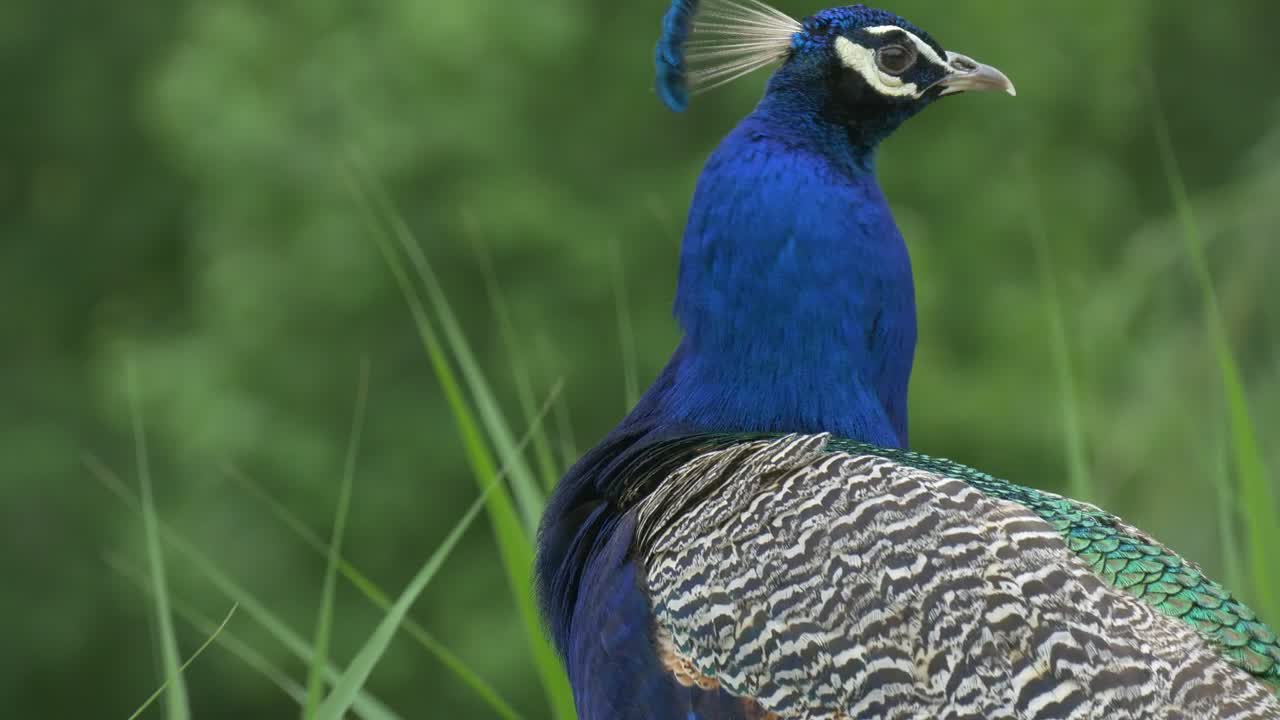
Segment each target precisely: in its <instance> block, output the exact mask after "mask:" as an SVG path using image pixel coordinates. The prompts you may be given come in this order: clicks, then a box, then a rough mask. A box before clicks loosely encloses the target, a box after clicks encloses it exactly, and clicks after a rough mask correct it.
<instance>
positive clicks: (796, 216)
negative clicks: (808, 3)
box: [537, 0, 1280, 720]
mask: <svg viewBox="0 0 1280 720" xmlns="http://www.w3.org/2000/svg"><path fill="white" fill-rule="evenodd" d="M656 64H657V84H656V87H657V92H658V94H659V96H660V98H661V100H662V101H663V102H664V103H665V104H666V105H668V106H669V107H671V108H672V109H674V110H682V109H684V108H685V107H686V105H687V104H688V102H689V97H690V95H691V94H693V93H696V92H699V91H704V90H707V89H709V88H712V87H715V86H717V85H721V84H724V83H726V82H729V81H732V80H733V79H735V78H737V77H740V76H742V75H744V74H746V73H749V72H751V71H753V70H755V69H757V68H761V67H764V66H766V65H771V64H776V65H777V66H778V67H777V69H776V71H775V72H774V74H773V75H772V77H771V78H770V79H769V82H768V85H767V88H766V91H765V93H764V97H763V98H762V100H761V101H760V103H759V105H758V106H757V107H756V108H755V109H754V110H753V111H752V112H751V113H750V114H749V115H747V116H746V118H745V119H743V120H742V121H741V122H740V123H739V124H738V125H737V127H736V128H735V129H734V130H732V132H730V133H729V135H728V136H727V137H726V138H725V139H724V140H723V141H722V142H721V144H720V145H719V147H718V148H717V149H716V150H715V151H714V152H713V153H712V154H711V156H710V158H709V159H708V160H707V163H706V165H705V168H704V170H703V172H702V175H701V177H700V179H699V180H698V183H697V187H696V190H695V192H694V196H693V200H692V204H691V208H690V211H689V217H688V223H687V226H686V228H685V232H684V237H683V242H682V246H681V253H680V269H679V278H678V286H677V291H676V297H675V307H674V313H675V316H676V318H677V320H678V322H679V325H680V327H681V330H682V331H683V335H682V338H681V340H680V342H679V345H678V346H677V348H676V349H675V350H674V352H673V354H672V356H671V358H670V360H669V362H668V363H667V365H666V366H665V367H664V369H663V370H662V371H661V373H660V374H659V376H658V377H657V379H656V380H655V381H654V383H653V384H652V386H651V387H649V388H648V390H647V391H646V392H645V393H644V394H643V396H642V397H641V399H640V400H639V402H638V403H637V404H636V406H635V407H634V409H633V410H632V411H631V412H630V413H629V414H628V415H627V417H626V418H625V419H624V420H623V421H622V422H621V424H620V425H618V426H617V427H616V428H615V429H614V430H613V431H612V432H610V433H609V434H608V435H607V436H606V437H605V438H604V439H603V440H602V441H601V442H600V443H599V444H598V445H596V446H595V447H594V448H593V449H592V450H590V451H589V452H588V453H586V455H584V456H583V457H582V458H581V459H580V460H579V462H578V463H577V464H575V465H574V467H573V468H571V469H570V471H569V472H568V473H567V475H566V476H565V477H564V478H563V479H562V480H561V482H560V483H559V485H558V487H557V488H556V490H555V492H554V493H553V495H552V498H551V499H550V502H549V503H548V506H547V509H546V511H545V515H544V518H543V521H542V525H541V528H540V532H539V538H538V559H537V590H538V593H539V598H540V602H541V607H542V610H543V615H544V618H545V621H546V623H547V626H548V629H549V632H550V634H551V637H552V638H553V641H554V643H555V645H556V647H557V649H558V651H559V653H560V654H561V656H562V658H563V661H564V663H565V667H566V669H567V672H568V676H569V680H570V683H571V685H572V688H573V694H574V701H575V704H576V707H577V710H578V713H579V715H580V717H581V718H583V720H606V719H619V718H620V719H629V718H657V719H660V720H665V719H671V720H727V719H731V718H732V719H746V718H777V719H780V720H781V719H792V718H795V719H801V718H831V719H848V718H955V719H959V718H1280V699H1278V698H1277V695H1276V692H1277V688H1280V643H1278V642H1277V638H1276V634H1275V633H1274V632H1272V630H1270V629H1269V628H1268V627H1267V626H1266V625H1265V624H1264V623H1262V622H1261V621H1260V620H1259V619H1258V618H1257V616H1256V615H1255V614H1254V613H1253V612H1252V611H1251V610H1250V609H1249V608H1248V607H1246V606H1245V605H1244V604H1243V603H1241V602H1240V601H1239V600H1237V599H1236V598H1234V597H1233V596H1232V595H1231V594H1230V593H1229V592H1228V591H1226V590H1225V589H1224V588H1223V587H1222V586H1220V585H1218V584H1217V583H1215V582H1213V581H1212V580H1210V579H1209V578H1207V577H1205V576H1204V574H1203V573H1202V572H1201V571H1200V569H1199V568H1197V566H1196V565H1194V564H1193V563H1191V562H1188V561H1187V560H1184V559H1182V558H1181V557H1179V556H1178V555H1177V554H1176V553H1174V552H1173V551H1171V550H1170V549H1169V548H1167V547H1166V546H1164V545H1162V544H1161V543H1160V542H1158V541H1156V540H1155V539H1153V538H1151V537H1150V536H1149V535H1147V534H1146V533H1144V532H1142V531H1141V530H1139V529H1137V528H1135V527H1132V526H1130V525H1128V524H1126V523H1124V522H1123V521H1122V520H1120V519H1119V518H1117V517H1115V516H1114V515H1111V514H1108V513H1107V512H1105V511H1103V510H1101V509H1099V508H1097V507H1094V506H1092V505H1089V504H1086V503H1083V502H1079V501H1076V500H1071V499H1068V498H1064V497H1061V496H1058V495H1055V494H1052V493H1049V492H1045V491H1041V490H1036V489H1034V488H1032V487H1028V486H1021V485H1015V484H1012V483H1010V482H1006V481H1004V480H1000V479H997V478H994V477H992V476H990V475H987V474H985V473H982V472H979V471H977V470H974V469H971V468H968V467H965V466H962V465H960V464H957V463H954V462H950V461H947V460H942V459H935V458H931V457H927V456H925V455H920V454H917V453H915V452H912V451H911V450H909V449H907V448H908V435H907V385H908V379H909V376H910V373H911V364H912V356H913V352H914V348H915V344H916V318H915V301H914V289H913V284H912V274H911V264H910V261H909V258H908V254H907V248H906V244H905V242H904V240H903V237H902V235H901V234H900V233H899V230H898V228H897V226H896V225H895V223H894V220H893V217H892V215H891V213H890V209H889V206H888V204H887V201H886V199H885V197H884V195H883V193H882V192H881V190H880V188H879V186H878V185H877V182H876V177H875V166H876V148H877V146H879V144H880V143H881V142H882V141H883V140H885V138H887V137H888V136H889V135H890V134H891V133H892V132H893V131H894V130H895V129H896V128H898V127H899V126H900V125H901V124H902V123H903V122H905V121H906V120H907V119H909V118H910V117H912V116H913V115H915V114H916V113H918V112H920V111H921V110H923V109H925V108H926V107H927V106H929V105H932V104H933V103H934V102H936V101H937V100H939V99H940V98H942V97H946V96H950V95H955V94H959V93H963V92H969V91H983V90H992V91H1004V92H1007V93H1008V94H1009V95H1014V94H1015V92H1014V86H1013V84H1012V83H1011V82H1010V81H1009V79H1008V78H1007V77H1006V76H1005V75H1004V74H1003V73H1001V72H1000V71H999V70H996V69H995V68H993V67H991V66H988V65H984V64H982V63H979V62H977V61H975V60H973V59H971V58H969V57H967V56H965V55H961V54H958V53H955V52H950V51H947V50H945V49H944V48H943V47H942V45H940V44H939V43H938V42H937V41H936V40H935V39H934V38H932V37H931V36H930V35H929V34H928V33H926V32H925V31H924V30H922V29H921V28H919V27H917V26H915V25H913V24H912V23H910V22H908V21H906V20H904V19H903V18H900V17H898V16H896V15H894V14H892V13H889V12H885V11H881V10H876V9H872V8H868V7H865V6H861V5H857V6H852V7H841V8H834V9H828V10H824V11H822V12H819V13H817V14H815V15H813V16H811V17H808V18H806V19H804V20H803V21H796V20H794V19H792V18H791V17H789V16H788V15H786V14H784V13H783V12H781V11H779V10H777V9H775V8H772V7H770V6H767V5H764V4H762V3H761V2H758V0H704V2H701V3H699V2H698V0H675V2H674V3H673V4H672V6H671V7H670V9H669V11H668V12H667V14H666V16H665V18H664V21H663V31H662V37H661V40H660V41H659V44H658V48H657V52H656Z"/></svg>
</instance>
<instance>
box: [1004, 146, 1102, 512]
mask: <svg viewBox="0 0 1280 720" xmlns="http://www.w3.org/2000/svg"><path fill="white" fill-rule="evenodd" d="M1022 172H1023V175H1024V176H1025V177H1026V187H1027V198H1026V202H1027V222H1028V226H1029V228H1028V229H1029V230H1030V234H1031V240H1032V245H1033V246H1034V247H1035V253H1036V267H1037V268H1038V270H1039V273H1040V286H1041V287H1042V288H1043V290H1044V306H1045V322H1046V323H1047V324H1048V326H1049V347H1050V355H1051V356H1052V358H1053V369H1054V375H1055V376H1056V377H1057V379H1058V392H1059V393H1060V394H1061V396H1062V400H1061V403H1060V404H1059V407H1060V408H1061V409H1062V434H1063V438H1064V439H1065V440H1066V446H1067V481H1068V484H1069V487H1070V488H1071V494H1072V495H1074V496H1075V497H1077V498H1080V499H1081V500H1097V499H1098V497H1097V495H1096V494H1095V489H1094V486H1093V478H1092V477H1091V475H1090V473H1089V464H1088V462H1087V460H1086V459H1085V458H1086V454H1085V439H1084V427H1083V425H1082V423H1081V422H1080V400H1079V393H1078V391H1077V390H1076V378H1075V369H1074V367H1073V363H1072V362H1071V348H1070V346H1069V343H1068V342H1067V327H1066V321H1065V314H1064V313H1063V311H1062V294H1061V291H1060V290H1059V289H1058V277H1057V271H1056V269H1055V267H1054V261H1053V250H1052V248H1051V247H1050V245H1049V233H1048V231H1047V230H1046V229H1045V221H1044V211H1043V209H1042V208H1041V206H1040V197H1039V193H1038V190H1037V187H1036V184H1035V182H1034V179H1033V177H1032V174H1031V168H1030V166H1029V165H1028V164H1027V163H1026V161H1025V158H1024V160H1023V163H1022Z"/></svg>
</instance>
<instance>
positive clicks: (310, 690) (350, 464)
mask: <svg viewBox="0 0 1280 720" xmlns="http://www.w3.org/2000/svg"><path fill="white" fill-rule="evenodd" d="M368 402H369V359H368V358H367V357H365V358H361V360H360V382H359V386H358V388H357V390H356V403H355V410H354V412H353V416H352V418H351V435H350V437H348V439H347V459H346V462H345V463H344V465H343V471H342V486H341V490H340V491H339V493H338V507H337V510H336V511H335V513H334V518H333V536H332V539H331V540H330V541H329V553H328V555H329V557H328V563H327V564H326V566H325V571H324V584H323V586H322V587H321V591H320V612H319V613H318V615H317V617H316V632H315V640H314V641H313V642H312V643H311V647H312V655H311V667H310V670H309V671H308V673H307V702H306V705H304V706H303V709H302V716H303V717H304V718H310V717H314V716H315V712H316V709H317V708H319V707H320V701H321V699H322V698H323V697H324V666H325V664H326V663H327V662H328V659H329V637H330V635H331V633H332V630H333V596H334V589H335V586H336V585H337V579H338V559H339V558H340V557H341V553H342V535H343V532H344V531H345V529H346V526H347V511H348V510H349V509H350V507H351V486H352V485H353V484H354V482H355V474H356V456H357V455H358V453H359V449H360V436H361V434H362V433H363V432H364V421H365V410H366V408H367V406H368Z"/></svg>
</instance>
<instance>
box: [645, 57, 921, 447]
mask: <svg viewBox="0 0 1280 720" xmlns="http://www.w3.org/2000/svg"><path fill="white" fill-rule="evenodd" d="M780 75H781V74H780ZM816 103H820V99H815V98H812V97H811V96H810V95H807V94H805V93H804V92H791V91H789V89H788V88H787V87H786V78H785V76H782V77H775V78H774V83H773V85H771V87H770V92H769V93H768V94H767V95H766V97H765V99H764V101H763V102H762V103H761V104H760V106H759V107H758V108H756V110H755V112H753V113H752V114H751V115H750V116H748V117H747V118H746V119H745V120H743V122H742V123H741V124H740V125H739V126H738V127H737V128H736V129H735V130H734V131H733V133H731V134H730V135H729V136H728V137H727V138H726V139H725V140H724V142H723V143H722V144H721V145H720V147H719V148H718V149H717V150H716V152H715V153H714V154H713V155H712V156H711V158H710V160H709V161H708V162H707V166H706V168H705V170H704V171H703V174H702V177H701V178H700V180H699V182H698V188H697V192H696V193H695V195H694V199H693V206H692V209H691V210H690V213H689V223H688V226H687V228H686V230H685V236H684V244H683V248H682V252H681V260H680V281H679V289H678V292H677V295H676V304H675V314H676V317H677V319H678V320H679V322H680V325H681V327H682V328H683V330H684V339H683V340H682V342H681V343H680V346H679V348H678V349H677V350H676V352H675V354H674V355H673V357H672V358H671V360H670V362H669V363H668V365H667V367H666V369H665V370H664V371H663V372H662V375H661V376H660V377H659V378H658V380H657V381H656V382H655V383H654V385H653V386H652V387H651V388H650V389H649V391H648V392H647V393H646V395H645V397H644V398H643V399H642V400H641V402H640V404H639V405H638V406H637V407H636V409H635V411H634V412H633V413H632V415H631V417H630V418H628V421H627V423H625V424H629V425H635V424H641V423H643V424H657V425H679V426H682V427H687V428H691V429H694V430H699V431H725V432H743V431H767V432H833V433H836V434H838V435H841V436H844V437H848V438H853V439H857V440H862V441H865V442H870V443H874V444H877V445H882V446H889V447H903V446H905V445H906V443H907V381H908V378H909V376H910V373H911V361H912V355H913V352H914V349H915V340H916V318H915V298H914V289H913V285H912V280H911V264H910V260H909V258H908V255H907V249H906V245H905V243H904V242H903V240H902V236H901V234H900V233H899V232H898V229H897V226H896V225H895V224H894V222H893V217H892V215H891V214H890V211H889V207H888V204H887V203H886V201H885V198H884V195H883V194H882V193H881V191H880V188H879V186H878V185H877V183H876V181H875V176H874V152H875V145H876V143H878V141H879V136H880V129H879V128H870V129H866V130H867V131H866V132H863V129H861V128H858V127H856V126H850V125H849V124H847V123H844V122H837V121H833V120H828V119H824V113H823V112H822V108H821V107H818V106H816V105H815V104H816Z"/></svg>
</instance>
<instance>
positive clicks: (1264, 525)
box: [1150, 79, 1280, 621]
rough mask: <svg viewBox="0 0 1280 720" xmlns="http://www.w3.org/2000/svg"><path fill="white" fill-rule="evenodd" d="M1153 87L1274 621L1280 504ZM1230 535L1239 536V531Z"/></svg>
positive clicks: (1163, 154)
mask: <svg viewBox="0 0 1280 720" xmlns="http://www.w3.org/2000/svg"><path fill="white" fill-rule="evenodd" d="M1150 88H1151V97H1152V106H1153V110H1154V112H1153V113H1152V115H1153V117H1154V125H1155V128H1154V129H1155V136H1156V144H1157V146H1158V147H1159V153H1160V160H1161V162H1162V164H1163V166H1164V174H1165V178H1166V179H1167V180H1168V183H1169V192H1170V194H1171V195H1172V197H1173V204H1174V207H1175V209H1176V211H1177V218H1178V224H1179V226H1180V228H1181V230H1182V237H1183V241H1184V245H1185V248H1186V252H1187V258H1188V260H1189V261H1190V263H1191V268H1192V270H1193V271H1194V273H1195V277H1196V281H1197V283H1198V284H1199V286H1200V295H1201V302H1202V304H1203V306H1204V314H1205V322H1206V324H1207V325H1208V330H1209V339H1210V343H1211V344H1212V347H1213V354H1214V358H1215V359H1216V361H1217V365H1218V371H1219V374H1220V375H1221V378H1222V385H1223V392H1224V395H1225V400H1226V408H1227V418H1228V422H1227V426H1228V428H1229V430H1230V434H1229V435H1230V445H1231V451H1232V460H1233V466H1234V469H1235V474H1236V479H1237V483H1238V486H1239V493H1238V497H1239V500H1240V514H1241V516H1242V517H1243V519H1244V526H1245V537H1246V538H1247V554H1248V558H1249V561H1248V567H1249V572H1250V574H1251V576H1252V578H1251V579H1252V581H1253V582H1252V586H1253V590H1254V597H1256V598H1257V603H1258V605H1259V607H1260V609H1261V610H1262V612H1264V613H1266V615H1267V617H1268V618H1270V619H1271V620H1273V621H1274V620H1276V619H1280V602H1278V601H1280V598H1278V597H1277V594H1276V582H1277V580H1280V570H1277V567H1276V560H1275V559H1274V558H1276V557H1277V555H1276V552H1277V549H1278V548H1280V509H1277V507H1276V497H1275V493H1274V490H1273V489H1272V487H1271V485H1270V483H1269V482H1268V480H1267V472H1266V467H1265V465H1264V463H1263V460H1262V453H1261V451H1260V450H1259V448H1258V440H1257V432H1256V430H1255V428H1254V425H1253V420H1252V418H1251V417H1250V413H1249V403H1248V398H1247V397H1246V395H1245V390H1244V381H1243V380H1242V378H1241V374H1240V365H1239V363H1238V362H1237V361H1236V357H1235V354H1234V352H1233V351H1232V349H1231V342H1230V338H1229V337H1228V334H1227V328H1226V323H1225V321H1224V320H1223V316H1222V309H1221V307H1220V304H1219V302H1218V293H1217V290H1216V289H1215V287H1214V283H1213V275H1212V274H1211V273H1210V271H1209V261H1208V259H1207V258H1206V257H1205V253H1204V241H1203V239H1202V236H1201V234H1200V228H1199V225H1198V223H1197V222H1196V215H1195V210H1194V208H1193V207H1192V204H1191V196H1190V194H1189V193H1188V191H1187V186H1186V181H1185V180H1184V178H1183V176H1182V170H1181V167H1180V166H1179V164H1178V157H1177V153H1176V152H1175V151H1174V148H1173V140H1172V138H1171V136H1170V134H1169V124H1168V121H1167V119H1166V118H1165V116H1164V110H1163V108H1162V107H1161V105H1160V102H1159V99H1158V97H1157V96H1156V93H1155V82H1154V79H1152V80H1151V82H1150ZM1220 492H1222V491H1221V490H1220ZM1228 517H1230V515H1228ZM1231 534H1233V535H1234V533H1231Z"/></svg>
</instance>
